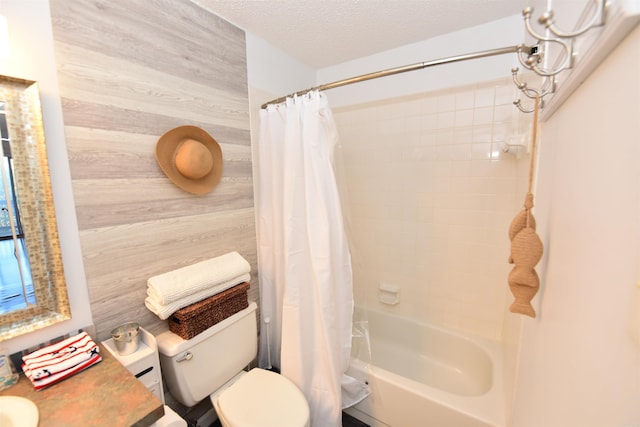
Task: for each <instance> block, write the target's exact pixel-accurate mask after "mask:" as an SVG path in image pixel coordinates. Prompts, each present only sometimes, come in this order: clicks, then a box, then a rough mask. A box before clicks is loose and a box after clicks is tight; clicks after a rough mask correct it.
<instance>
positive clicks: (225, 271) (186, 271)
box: [147, 252, 251, 305]
mask: <svg viewBox="0 0 640 427" xmlns="http://www.w3.org/2000/svg"><path fill="white" fill-rule="evenodd" d="M250 272H251V265H249V262H248V261H247V260H246V259H244V258H243V257H242V256H241V255H240V254H239V253H238V252H229V253H227V254H224V255H221V256H219V257H216V258H211V259H208V260H206V261H202V262H199V263H196V264H193V265H188V266H186V267H182V268H179V269H177V270H173V271H169V272H167V273H164V274H160V275H158V276H154V277H151V278H149V279H148V280H147V286H148V289H147V293H148V295H149V296H151V297H152V298H154V300H155V301H156V302H157V303H158V304H162V305H169V304H171V303H173V302H176V301H178V300H181V299H183V298H185V297H188V296H190V295H193V294H197V293H199V292H202V291H204V290H205V289H207V288H210V287H212V286H216V285H219V284H222V283H227V282H229V281H230V280H233V279H235V278H236V277H238V276H242V275H245V274H248V273H250ZM222 290H224V289H222ZM218 292H219V291H218ZM211 295H213V294H211Z"/></svg>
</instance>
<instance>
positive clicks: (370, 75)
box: [261, 45, 526, 108]
mask: <svg viewBox="0 0 640 427" xmlns="http://www.w3.org/2000/svg"><path fill="white" fill-rule="evenodd" d="M523 48H524V49H525V50H526V47H524V46H523V45H516V46H508V47H502V48H498V49H491V50H484V51H481V52H473V53H466V54H463V55H456V56H451V57H448V58H441V59H434V60H432V61H426V62H418V63H417V64H412V65H405V66H403V67H396V68H390V69H388V70H383V71H376V72H373V73H368V74H363V75H361V76H356V77H351V78H348V79H344V80H338V81H335V82H332V83H325V84H322V85H320V86H315V87H312V88H309V89H305V90H301V91H299V92H295V93H292V94H290V95H287V96H283V97H280V98H277V99H274V100H272V101H269V102H267V103H264V104H262V107H261V108H267V106H268V105H271V104H280V103H282V102H284V101H285V100H286V99H287V98H288V97H290V96H294V95H298V96H301V95H304V94H305V93H308V92H311V91H314V90H327V89H334V88H337V87H340V86H346V85H350V84H352V83H359V82H364V81H366V80H373V79H377V78H380V77H386V76H391V75H394V74H400V73H406V72H408V71H415V70H422V69H423V68H427V67H432V66H434V65H441V64H448V63H451V62H459V61H466V60H468V59H478V58H485V57H488V56H496V55H504V54H507V53H516V52H518V51H520V50H522V49H523Z"/></svg>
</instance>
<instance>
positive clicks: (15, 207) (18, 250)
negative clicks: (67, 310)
mask: <svg viewBox="0 0 640 427" xmlns="http://www.w3.org/2000/svg"><path fill="white" fill-rule="evenodd" d="M4 105H5V103H4V102H3V101H0V141H1V144H0V155H1V159H2V160H0V314H4V313H9V312H11V311H15V310H19V309H21V308H25V307H27V306H28V305H30V304H35V295H34V293H33V280H32V278H31V270H30V268H29V259H28V257H27V255H26V245H25V243H24V232H23V230H22V222H21V221H20V209H19V202H18V198H17V192H16V185H15V172H14V167H15V165H14V162H13V159H12V157H11V144H10V140H9V130H8V128H7V118H6V114H5V111H4Z"/></svg>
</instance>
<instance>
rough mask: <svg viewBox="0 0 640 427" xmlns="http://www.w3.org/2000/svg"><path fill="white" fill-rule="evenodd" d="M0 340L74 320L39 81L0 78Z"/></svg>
mask: <svg viewBox="0 0 640 427" xmlns="http://www.w3.org/2000/svg"><path fill="white" fill-rule="evenodd" d="M0 129H1V130H2V135H1V136H2V145H1V147H0V148H1V150H0V154H1V155H2V162H1V163H0V172H1V174H0V208H1V210H0V341H2V340H5V339H7V338H12V337H15V336H18V335H22V334H24V333H27V332H32V331H35V330H37V329H40V328H43V327H46V326H49V325H52V324H54V323H57V322H61V321H64V320H68V319H70V318H71V310H70V307H69V299H68V296H67V286H66V282H65V278H64V270H63V266H62V256H61V252H60V244H59V240H58V228H57V223H56V216H55V211H54V206H53V196H52V193H51V183H50V179H49V166H48V161H47V152H46V146H45V138H44V129H43V125H42V109H41V105H40V93H39V88H38V84H37V83H36V82H34V81H30V80H22V79H17V78H13V77H7V76H0Z"/></svg>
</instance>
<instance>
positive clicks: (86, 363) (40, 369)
mask: <svg viewBox="0 0 640 427" xmlns="http://www.w3.org/2000/svg"><path fill="white" fill-rule="evenodd" d="M101 360H102V357H101V356H100V349H99V348H98V346H97V345H96V343H95V342H94V341H93V340H92V339H91V337H90V336H89V334H87V333H86V332H81V333H80V334H78V335H75V336H73V337H70V338H67V339H65V340H63V341H60V342H57V343H55V344H51V345H50V346H47V347H44V348H41V349H40V350H36V351H34V352H33V353H29V354H27V355H26V356H23V357H22V362H23V363H22V370H23V371H24V374H25V375H26V376H27V378H29V380H30V381H31V383H32V384H33V386H34V388H35V389H36V390H42V389H43V388H45V387H48V386H50V385H53V384H55V383H57V382H59V381H62V380H63V379H65V378H68V377H70V376H72V375H74V374H76V373H78V372H80V371H83V370H85V369H87V368H88V367H90V366H93V365H95V364H96V363H98V362H100V361H101Z"/></svg>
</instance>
